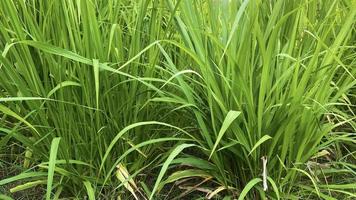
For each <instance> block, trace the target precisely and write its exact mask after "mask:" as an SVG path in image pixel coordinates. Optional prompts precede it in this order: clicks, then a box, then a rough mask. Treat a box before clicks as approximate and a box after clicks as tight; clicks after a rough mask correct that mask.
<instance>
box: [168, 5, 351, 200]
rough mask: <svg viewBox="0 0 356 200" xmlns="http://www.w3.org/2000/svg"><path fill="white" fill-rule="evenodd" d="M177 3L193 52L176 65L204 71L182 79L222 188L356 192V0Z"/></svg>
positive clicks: (323, 194)
mask: <svg viewBox="0 0 356 200" xmlns="http://www.w3.org/2000/svg"><path fill="white" fill-rule="evenodd" d="M168 4H169V8H170V9H171V11H172V12H174V13H173V14H174V17H175V24H176V28H177V30H178V31H179V33H180V40H179V41H178V42H179V44H177V45H176V46H179V47H180V54H179V55H180V56H182V55H186V56H185V57H186V59H179V62H178V63H175V62H172V63H171V65H170V67H171V68H172V70H176V69H177V68H179V69H182V68H189V69H193V70H195V71H196V72H198V73H199V74H200V77H196V81H197V82H198V83H199V84H194V83H189V82H187V81H185V79H184V78H182V79H180V81H179V84H180V86H181V90H182V91H183V92H184V95H182V96H181V97H180V98H184V99H185V101H186V105H188V104H191V105H193V106H189V107H188V106H187V108H189V109H190V110H191V112H192V113H194V116H195V118H196V123H197V127H198V128H199V130H200V131H199V134H200V136H199V139H200V140H199V141H200V143H199V144H200V149H201V151H200V152H201V153H203V154H205V159H207V160H209V162H210V163H211V165H212V166H213V169H211V172H210V173H211V175H212V176H213V177H214V178H215V179H216V180H217V182H218V183H219V184H220V185H221V186H222V188H220V189H222V190H224V189H226V190H230V191H231V194H232V195H235V196H239V195H241V196H242V195H246V192H248V191H249V190H251V188H255V190H254V191H253V192H249V197H250V198H251V199H256V198H258V197H262V198H265V197H266V195H267V196H268V197H267V198H283V199H288V198H292V199H297V198H302V199H304V198H308V197H309V198H330V196H335V197H337V198H342V197H340V196H338V194H345V193H346V194H350V195H351V194H352V193H353V194H354V192H355V186H356V185H355V179H354V178H346V180H345V179H344V178H345V177H350V176H351V177H354V176H355V171H354V170H355V165H354V164H350V165H349V164H346V163H345V160H348V159H349V161H350V160H353V161H352V162H353V163H354V161H355V155H354V149H353V150H351V149H352V148H349V151H348V152H345V153H346V155H344V156H343V157H342V156H340V154H339V152H340V151H342V150H341V149H340V148H342V147H340V146H339V145H340V142H345V143H347V144H349V145H351V146H352V145H353V146H354V142H355V135H354V134H355V113H354V110H355V107H354V106H355V105H354V103H355V101H352V100H351V99H350V98H354V97H351V96H354V93H352V91H353V90H354V88H355V83H356V79H355V77H356V68H355V46H354V44H355V15H356V9H355V8H356V7H355V3H354V2H352V1H284V0H279V1H199V2H195V3H192V2H191V1H188V0H182V1H177V2H176V3H168ZM171 57H173V58H168V59H172V60H175V59H177V58H175V55H172V56H171ZM173 96H174V94H172V97H173ZM173 98H174V97H173ZM172 103H173V102H172ZM346 127H348V130H346V129H345V128H346ZM346 141H347V142H346ZM192 156H194V155H192ZM330 157H332V158H333V159H331V160H330ZM261 158H262V160H261ZM263 160H265V161H267V167H266V168H264V167H263ZM346 166H347V167H346ZM201 167H202V169H204V167H205V166H201ZM344 167H346V168H347V170H345V168H344ZM324 168H327V169H325V170H324ZM264 171H266V172H267V173H266V174H265V175H266V176H265V177H264V178H265V180H263V176H261V174H262V173H263V172H264ZM260 182H264V183H263V184H262V183H260ZM330 182H333V183H330ZM266 184H267V187H269V189H268V190H267V188H264V187H262V185H266ZM337 184H340V185H337ZM268 185H269V186H268ZM244 188H245V189H244ZM241 189H244V190H243V191H242V192H241ZM343 189H345V190H346V191H344V190H343ZM218 190H219V188H218ZM264 190H267V191H268V192H267V193H266V192H265V191H264ZM347 190H348V191H347ZM351 196H354V195H351Z"/></svg>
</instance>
